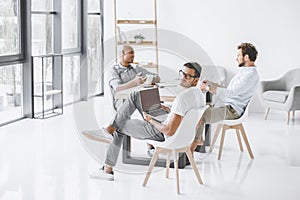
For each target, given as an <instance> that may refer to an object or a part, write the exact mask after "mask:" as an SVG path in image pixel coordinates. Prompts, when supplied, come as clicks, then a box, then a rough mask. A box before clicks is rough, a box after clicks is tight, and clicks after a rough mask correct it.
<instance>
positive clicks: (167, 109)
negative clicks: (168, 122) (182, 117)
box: [161, 105, 171, 113]
mask: <svg viewBox="0 0 300 200" xmlns="http://www.w3.org/2000/svg"><path fill="white" fill-rule="evenodd" d="M161 107H162V109H164V110H165V111H167V112H168V113H169V112H170V111H171V109H170V107H168V106H164V105H161Z"/></svg>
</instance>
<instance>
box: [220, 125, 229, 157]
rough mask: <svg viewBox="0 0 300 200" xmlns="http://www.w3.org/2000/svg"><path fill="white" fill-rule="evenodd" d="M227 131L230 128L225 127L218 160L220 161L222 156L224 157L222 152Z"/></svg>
mask: <svg viewBox="0 0 300 200" xmlns="http://www.w3.org/2000/svg"><path fill="white" fill-rule="evenodd" d="M227 129H228V127H227V126H225V125H224V126H223V130H222V136H221V141H220V149H219V155H218V160H220V159H221V156H222V150H223V145H224V139H225V132H226V130H227Z"/></svg>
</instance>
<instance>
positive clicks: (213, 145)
mask: <svg viewBox="0 0 300 200" xmlns="http://www.w3.org/2000/svg"><path fill="white" fill-rule="evenodd" d="M222 127H223V124H218V126H217V129H216V132H215V135H214V138H213V140H212V142H211V145H210V148H209V153H211V152H212V151H213V149H214V147H215V144H216V141H217V139H218V136H219V134H220V131H221V129H222Z"/></svg>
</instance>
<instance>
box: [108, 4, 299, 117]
mask: <svg viewBox="0 0 300 200" xmlns="http://www.w3.org/2000/svg"><path fill="white" fill-rule="evenodd" d="M143 1H144V2H146V0H143ZM147 1H150V2H152V0H147ZM128 2H130V0H128V1H124V0H119V1H118V4H119V5H120V4H121V3H123V4H124V5H122V6H121V7H123V8H124V10H126V11H127V15H128V16H134V14H135V13H136V12H135V11H137V10H141V9H139V7H138V6H137V5H135V4H132V5H129V4H128ZM139 2H141V1H139ZM125 3H126V4H127V5H125ZM104 5H105V8H104V12H105V13H104V18H105V24H104V28H105V29H104V31H105V40H109V39H110V38H111V37H112V36H113V33H114V32H113V31H114V26H113V25H114V23H113V20H114V19H113V1H105V2H104ZM143 9H145V8H143ZM299 10H300V1H298V0H251V1H244V0H225V1H224V0H209V1H208V0H186V1H182V0H181V1H180V0H157V11H158V27H159V28H161V29H167V30H171V31H174V32H176V33H178V34H182V35H184V36H186V37H187V38H190V39H191V40H192V41H194V42H195V43H197V44H198V45H199V46H200V47H202V49H203V50H204V51H205V52H206V53H207V55H208V56H209V58H210V59H211V61H212V62H213V64H215V65H219V66H223V67H226V69H227V71H228V72H229V73H231V74H232V73H235V72H236V70H237V67H236V61H235V59H236V46H237V45H238V44H240V43H241V42H251V43H253V44H254V45H255V46H256V47H257V50H258V52H259V57H258V59H257V62H256V64H257V66H258V70H259V73H260V77H261V80H269V79H275V78H278V77H280V76H281V75H283V74H284V73H285V72H287V71H288V70H290V69H293V68H296V67H300V64H299V63H298V62H297V60H298V54H299V47H300V26H299V24H300V12H299ZM159 39H160V37H159ZM163 39H164V40H165V38H163ZM162 42H163V41H160V40H159V43H162ZM168 42H173V43H179V45H178V47H179V48H180V45H183V46H184V44H180V41H168ZM105 54H106V55H107V54H109V52H105ZM110 56H111V55H110ZM159 59H160V61H164V62H166V60H164V58H163V54H162V53H160V57H159ZM167 60H169V61H170V62H172V60H174V59H167ZM204 62H206V61H204ZM200 63H201V61H200ZM201 64H202V63H201ZM208 64H209V63H208ZM177 65H180V64H177ZM253 104H254V105H253V106H252V108H251V111H259V112H260V111H261V112H262V111H263V109H262V106H261V104H260V102H259V101H258V99H257V98H255V100H254V103H253Z"/></svg>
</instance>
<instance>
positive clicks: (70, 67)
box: [63, 56, 80, 104]
mask: <svg viewBox="0 0 300 200" xmlns="http://www.w3.org/2000/svg"><path fill="white" fill-rule="evenodd" d="M79 69H80V56H65V57H64V58H63V101H64V104H66V103H71V102H73V101H77V100H79V99H80V98H79V85H80V76H79Z"/></svg>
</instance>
